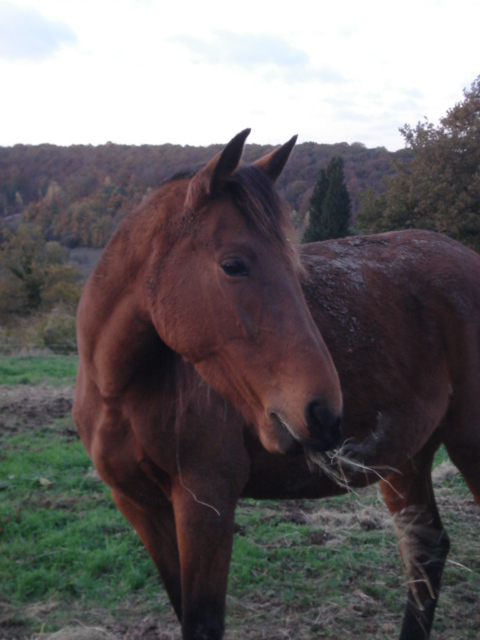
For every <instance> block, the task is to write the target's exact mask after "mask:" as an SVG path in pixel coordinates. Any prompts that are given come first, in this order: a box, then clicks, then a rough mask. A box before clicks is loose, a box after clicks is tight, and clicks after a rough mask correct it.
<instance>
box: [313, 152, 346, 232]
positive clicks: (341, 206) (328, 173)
mask: <svg viewBox="0 0 480 640" xmlns="http://www.w3.org/2000/svg"><path fill="white" fill-rule="evenodd" d="M351 209H352V204H351V200H350V195H349V193H348V190H347V187H346V184H345V176H344V173H343V158H342V157H340V156H334V157H333V158H331V160H330V162H329V163H328V166H327V169H326V170H325V169H320V171H319V173H318V177H317V181H316V183H315V187H314V189H313V193H312V197H311V198H310V203H309V222H308V227H307V228H306V229H305V233H304V234H303V238H302V242H320V241H322V240H328V239H330V238H344V237H345V236H347V235H348V225H349V221H350V215H351Z"/></svg>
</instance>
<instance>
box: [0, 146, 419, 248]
mask: <svg viewBox="0 0 480 640" xmlns="http://www.w3.org/2000/svg"><path fill="white" fill-rule="evenodd" d="M222 148H223V145H211V146H209V147H191V146H180V145H172V144H164V145H157V146H153V145H142V146H127V145H117V144H112V143H107V144H106V145H101V146H97V147H94V146H91V145H90V146H85V145H75V146H70V147H57V146H54V145H49V144H43V145H39V146H31V145H16V146H14V147H0V219H2V218H3V219H4V220H5V219H7V220H8V219H10V220H12V219H23V220H26V221H32V222H36V223H38V224H40V225H41V226H42V228H43V230H44V232H45V235H46V237H47V239H57V240H60V241H61V242H62V243H63V244H65V245H66V246H69V247H82V246H87V247H102V246H104V244H105V243H106V241H107V240H108V238H109V237H110V235H111V233H112V232H113V230H114V228H115V226H116V225H117V224H118V222H119V220H120V219H121V218H122V217H123V216H124V215H126V213H128V211H130V210H131V209H132V208H133V207H135V206H137V205H138V204H139V203H140V202H141V201H142V199H143V198H144V197H146V196H148V194H149V193H151V191H152V190H153V189H155V188H156V187H158V185H159V184H160V183H161V182H162V181H163V180H165V179H166V178H168V177H169V176H171V175H173V174H175V173H176V172H178V171H180V170H182V169H185V168H192V167H195V166H199V165H202V164H204V163H205V162H207V161H208V160H209V159H210V158H211V157H212V156H213V155H215V153H217V152H218V151H220V150H221V149H222ZM273 148H274V147H272V146H266V145H248V144H247V145H246V147H245V154H244V158H243V159H244V161H245V162H252V161H254V160H256V159H257V158H259V157H260V156H262V155H263V154H265V153H268V152H269V151H271V150H272V149H273ZM408 153H409V152H407V151H405V150H402V151H398V152H395V153H391V152H388V151H387V150H386V149H385V148H383V147H378V148H376V149H367V148H366V147H365V146H364V145H363V144H361V143H353V144H348V143H346V142H343V143H339V144H334V145H327V144H317V143H314V142H306V143H303V144H299V145H297V146H296V147H295V149H294V151H293V153H292V156H291V158H290V161H289V162H288V164H287V167H286V169H285V171H284V173H283V174H282V176H281V177H280V179H279V182H278V188H279V190H280V192H281V193H282V195H283V196H284V197H285V198H286V200H287V201H288V202H289V204H290V206H291V208H292V209H293V210H295V211H296V212H297V215H296V216H295V219H296V221H297V222H298V221H300V222H301V220H302V219H303V216H304V215H305V212H306V210H307V208H308V201H309V198H310V195H311V192H312V189H313V185H314V182H315V178H316V175H317V173H318V171H319V169H320V168H321V167H324V166H326V164H327V163H328V161H329V159H330V158H331V157H332V156H333V155H341V156H343V158H344V162H345V178H346V182H347V187H348V190H349V192H350V195H351V197H352V201H353V213H354V217H355V216H356V214H357V212H358V208H359V194H360V193H361V191H363V190H364V189H365V188H366V187H367V186H370V187H373V188H374V189H375V190H376V191H377V192H380V191H382V180H383V178H384V177H386V176H388V175H391V174H392V173H394V171H395V169H394V167H393V165H392V160H393V159H395V158H398V159H403V158H407V157H408Z"/></svg>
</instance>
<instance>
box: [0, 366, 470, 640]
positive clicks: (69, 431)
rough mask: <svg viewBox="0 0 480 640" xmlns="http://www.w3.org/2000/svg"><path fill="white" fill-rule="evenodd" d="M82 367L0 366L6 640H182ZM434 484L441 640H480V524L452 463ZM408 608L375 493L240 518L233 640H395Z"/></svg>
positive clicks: (270, 508)
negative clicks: (104, 466)
mask: <svg viewBox="0 0 480 640" xmlns="http://www.w3.org/2000/svg"><path fill="white" fill-rule="evenodd" d="M75 366H76V362H75V358H71V357H68V358H66V357H60V358H59V357H55V358H53V359H43V360H42V359H35V358H33V359H24V358H22V359H21V360H18V361H15V358H0V376H1V378H0V385H3V386H0V577H1V580H0V638H2V639H3V638H5V639H8V640H13V639H16V640H18V639H27V638H28V639H31V640H40V639H47V638H51V639H52V640H53V639H54V638H55V640H62V639H63V638H73V637H75V638H77V640H80V637H82V638H85V639H86V638H89V639H91V640H95V639H96V638H107V637H108V638H111V639H112V640H113V639H117V640H120V639H125V640H130V639H131V640H137V639H138V640H147V639H148V640H150V639H152V640H153V638H156V639H157V640H158V639H159V638H160V640H167V639H170V640H171V639H179V638H180V634H179V631H178V625H177V623H176V621H175V618H174V616H173V614H172V611H171V607H170V605H169V603H168V600H167V597H166V595H165V592H164V590H163V587H162V586H161V585H159V583H158V579H157V576H156V573H155V570H154V568H153V565H152V563H151V561H150V559H149V557H148V556H147V554H146V552H145V551H144V549H143V547H142V545H141V544H140V542H139V541H138V539H137V537H136V535H135V534H134V533H133V531H132V529H131V528H130V527H129V525H128V524H127V523H126V522H125V521H124V520H123V518H122V517H121V516H120V514H119V513H118V512H117V510H116V509H115V507H114V505H113V502H112V500H111V498H110V495H109V492H108V490H107V489H106V487H105V486H104V485H103V484H102V483H101V482H100V481H99V480H98V478H97V476H96V474H95V472H94V470H93V468H92V465H91V463H90V461H89V459H88V457H87V455H86V453H85V452H84V450H83V447H82V446H81V443H80V442H79V440H78V438H77V436H76V434H75V430H74V427H73V423H72V420H71V417H70V407H71V402H72V397H73V388H72V383H73V379H74V375H75ZM40 380H44V382H42V384H36V383H37V382H39V381H40ZM45 381H46V382H47V383H45ZM435 484H436V493H437V496H438V501H439V505H440V510H441V512H442V516H443V519H444V522H445V525H446V528H447V530H448V532H449V534H450V536H451V539H452V551H451V554H450V561H449V563H448V565H447V568H446V571H445V579H444V587H443V590H442V595H441V599H440V602H439V606H438V613H437V617H436V622H435V633H434V635H433V636H432V638H434V639H437V640H447V639H448V640H451V639H460V638H462V639H465V638H478V637H480V535H479V532H480V526H479V525H480V517H479V516H480V513H479V512H480V510H479V509H478V508H477V507H476V506H475V504H474V503H473V501H472V499H471V496H470V494H469V493H468V491H467V490H466V488H465V485H464V483H463V481H462V479H461V478H460V477H459V475H458V474H457V473H456V471H455V469H454V468H453V467H452V466H451V465H450V464H449V463H448V462H447V461H446V456H445V453H444V452H440V453H439V455H438V459H437V468H436V470H435ZM405 595H406V590H405V586H404V578H403V575H402V570H401V564H400V559H399V554H398V549H397V542H396V538H395V534H394V532H393V529H392V525H391V522H390V519H389V517H388V515H387V513H386V510H385V508H384V506H383V503H382V501H381V498H380V496H379V492H378V489H377V488H376V487H372V488H370V489H368V490H367V491H364V492H362V493H361V494H360V495H352V496H347V497H344V498H336V499H329V500H323V501H321V502H314V501H300V502H293V501H287V502H270V501H268V502H261V503H258V502H254V501H243V502H242V503H241V504H240V506H239V509H238V513H237V533H236V535H235V546H234V553H233V558H232V568H231V572H230V583H229V595H228V616H227V625H228V631H227V633H226V638H227V639H231V640H233V639H235V640H240V639H244V638H247V639H249V640H250V639H251V640H253V639H254V638H255V639H257V638H265V639H267V640H277V639H278V640H280V638H287V639H288V638H292V639H293V638H295V639H296V640H306V639H313V638H333V639H340V638H341V639H342V640H344V639H348V638H364V637H368V638H375V639H385V640H386V639H387V638H388V639H391V638H394V637H396V635H397V634H398V631H399V626H400V621H401V615H402V610H403V606H404V601H405ZM62 629H64V632H63V633H64V635H63V636H62V635H61V633H62V632H61V631H59V630H62ZM80 633H84V635H83V636H80V635H79V634H80ZM52 634H54V635H52Z"/></svg>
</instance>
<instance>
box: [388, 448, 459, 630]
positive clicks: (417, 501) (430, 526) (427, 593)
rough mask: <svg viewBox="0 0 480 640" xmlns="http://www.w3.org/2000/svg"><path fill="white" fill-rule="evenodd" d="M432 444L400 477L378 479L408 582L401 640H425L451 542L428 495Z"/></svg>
mask: <svg viewBox="0 0 480 640" xmlns="http://www.w3.org/2000/svg"><path fill="white" fill-rule="evenodd" d="M435 448H436V446H430V447H429V445H428V444H427V445H426V447H425V448H424V450H422V451H421V452H420V453H419V454H418V455H417V456H416V457H415V458H414V459H413V460H412V461H411V462H410V463H408V464H407V465H405V467H404V468H403V469H401V472H402V474H401V475H399V474H391V475H390V476H389V477H387V478H386V479H385V480H382V481H380V487H381V490H382V494H383V498H384V500H385V503H386V505H387V507H388V509H389V511H390V513H391V514H392V515H393V521H394V524H395V528H396V530H397V535H398V539H399V543H400V551H401V555H402V560H403V564H404V568H405V573H406V575H407V580H408V585H409V589H408V601H407V607H406V610H405V615H404V618H403V624H402V630H401V633H400V640H427V639H428V638H429V637H430V631H431V628H432V623H433V618H434V614H435V608H436V605H437V601H438V596H439V592H440V582H441V578H442V573H443V568H444V565H445V562H446V559H447V555H448V551H449V548H450V542H449V539H448V535H447V533H446V531H445V529H444V528H443V525H442V522H441V520H440V516H439V513H438V510H437V506H436V503H435V497H434V494H433V487H432V479H431V467H432V460H433V454H434V451H435Z"/></svg>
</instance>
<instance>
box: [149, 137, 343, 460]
mask: <svg viewBox="0 0 480 640" xmlns="http://www.w3.org/2000/svg"><path fill="white" fill-rule="evenodd" d="M249 132H250V130H249V129H247V130H245V131H242V132H241V133H239V134H238V135H237V136H235V137H234V138H233V139H232V140H231V141H230V142H229V144H228V145H227V146H226V147H225V149H224V150H223V151H222V152H221V153H219V154H218V155H216V156H215V157H214V158H213V159H212V160H211V161H210V162H209V163H208V164H207V165H206V166H205V167H204V168H203V169H201V170H200V171H198V172H197V173H196V174H195V175H193V176H191V177H189V178H182V179H179V180H177V181H173V182H171V183H170V188H169V189H164V190H163V192H162V194H161V196H160V197H161V203H162V208H163V210H164V217H163V219H162V221H161V225H159V233H158V235H157V239H156V245H155V247H154V251H153V257H152V260H151V262H150V265H149V273H148V278H147V282H148V290H149V294H148V295H149V304H150V308H151V317H152V319H153V322H154V325H155V328H156V330H157V332H158V334H159V335H160V337H161V338H162V340H163V341H164V342H165V344H167V345H168V346H169V347H170V348H171V349H173V350H174V351H175V352H177V353H178V354H180V355H181V356H182V357H183V358H184V359H185V360H187V361H189V362H191V363H193V365H194V367H195V369H196V370H197V371H198V373H199V374H200V376H201V377H202V378H203V379H204V380H206V381H207V382H208V383H209V384H210V385H211V386H212V387H213V388H214V389H216V390H217V391H218V392H220V393H221V394H222V395H224V396H225V397H226V398H227V399H228V400H229V401H231V402H232V404H233V405H235V406H236V407H237V408H238V409H239V410H240V411H241V412H242V413H243V415H244V417H245V419H246V420H247V421H248V422H249V423H251V424H253V425H254V427H255V428H256V430H257V432H258V435H259V437H260V439H261V442H262V443H263V445H264V446H265V447H266V449H267V450H269V451H271V452H281V453H285V452H288V451H291V450H294V449H296V448H298V444H300V445H302V446H304V447H307V448H308V447H311V448H314V449H316V450H320V451H326V450H328V449H332V448H334V447H336V446H337V445H338V444H339V443H340V441H341V438H342V436H341V431H340V414H341V410H342V396H341V391H340V384H339V379H338V375H337V372H336V369H335V367H334V364H333V362H332V359H331V357H330V354H329V352H328V349H327V347H326V346H325V344H324V342H323V339H322V337H321V335H320V333H319V331H318V329H317V327H316V325H315V324H314V322H313V320H312V317H311V315H310V312H309V310H308V308H307V305H306V303H305V300H304V297H303V293H302V290H301V286H300V279H301V277H302V268H301V265H300V262H299V260H298V256H297V252H296V249H295V246H294V242H293V241H292V237H293V233H292V230H291V226H290V222H289V217H288V215H287V214H286V211H285V208H284V206H283V203H282V201H281V199H280V198H279V196H278V194H277V193H276V191H275V189H274V182H275V181H276V179H277V178H278V177H279V175H280V174H281V172H282V170H283V168H284V166H285V164H286V162H287V160H288V157H289V155H290V152H291V150H292V148H293V146H294V144H295V141H296V137H294V138H292V139H291V140H290V141H289V142H287V143H286V144H284V145H283V146H281V147H279V148H278V149H276V150H274V151H273V152H271V153H270V154H268V155H266V156H264V157H263V158H261V159H260V160H258V161H257V162H256V163H254V164H253V165H250V166H241V167H239V162H240V158H241V155H242V151H243V146H244V143H245V139H246V137H247V136H248V134H249Z"/></svg>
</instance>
